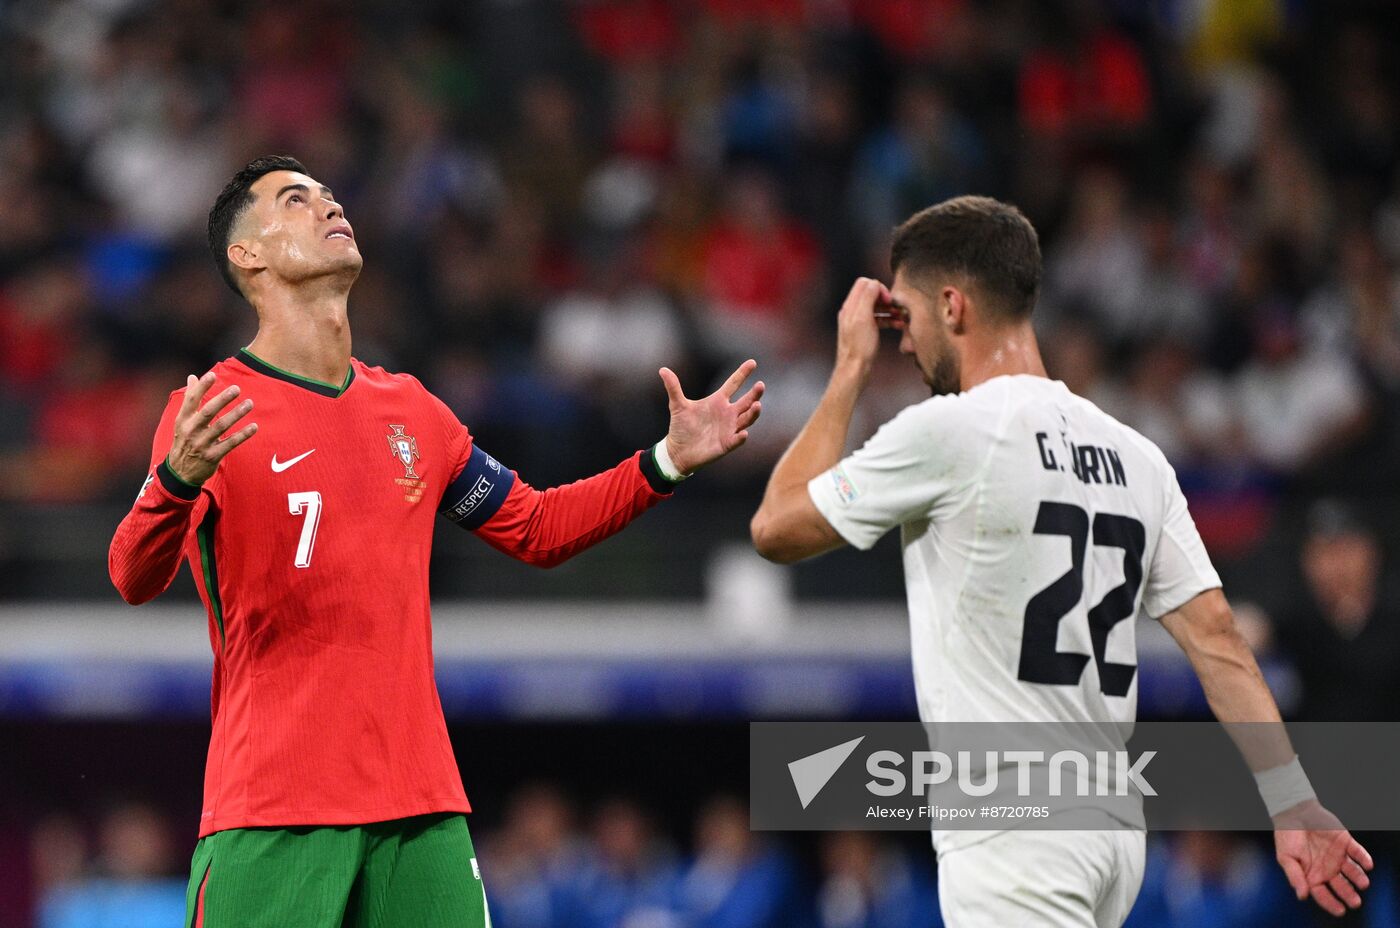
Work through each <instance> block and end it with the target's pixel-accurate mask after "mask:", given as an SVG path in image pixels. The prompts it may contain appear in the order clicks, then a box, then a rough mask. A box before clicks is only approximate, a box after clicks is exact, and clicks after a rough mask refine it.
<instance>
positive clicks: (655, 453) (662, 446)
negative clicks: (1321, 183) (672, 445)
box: [651, 438, 690, 483]
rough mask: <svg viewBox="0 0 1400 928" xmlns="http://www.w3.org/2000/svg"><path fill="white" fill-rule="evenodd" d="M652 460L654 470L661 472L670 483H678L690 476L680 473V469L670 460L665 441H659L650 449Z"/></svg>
mask: <svg viewBox="0 0 1400 928" xmlns="http://www.w3.org/2000/svg"><path fill="white" fill-rule="evenodd" d="M651 456H652V459H653V460H655V461H656V469H657V470H658V471H660V472H661V476H663V477H665V478H666V479H667V480H669V481H671V482H672V483H680V482H681V481H682V480H684V479H685V478H687V477H689V476H690V474H683V473H681V469H680V468H679V467H677V466H676V462H675V461H672V460H671V452H670V451H668V450H667V449H666V439H664V438H663V439H661V440H660V441H659V442H657V443H656V444H654V445H652V447H651Z"/></svg>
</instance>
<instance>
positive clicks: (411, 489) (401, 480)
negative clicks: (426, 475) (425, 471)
mask: <svg viewBox="0 0 1400 928" xmlns="http://www.w3.org/2000/svg"><path fill="white" fill-rule="evenodd" d="M406 427H407V426H403V425H390V426H389V434H388V435H386V436H385V437H386V438H387V439H388V440H389V453H390V454H391V455H393V457H394V458H395V459H396V460H398V462H399V463H400V464H402V465H403V476H402V477H395V478H394V482H395V483H397V484H398V485H399V486H401V487H403V488H404V496H403V498H404V500H405V501H406V502H410V503H416V502H418V501H419V500H421V499H422V498H423V490H424V489H426V488H427V486H428V482H427V481H426V480H424V479H422V476H421V475H420V474H419V473H418V471H417V470H416V469H415V465H416V464H417V463H418V462H419V461H420V460H422V455H420V454H419V453H418V439H417V438H414V437H413V436H412V435H405V434H404V429H405V428H406Z"/></svg>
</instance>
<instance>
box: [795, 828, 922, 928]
mask: <svg viewBox="0 0 1400 928" xmlns="http://www.w3.org/2000/svg"><path fill="white" fill-rule="evenodd" d="M822 870H823V871H824V873H825V879H824V880H823V881H822V884H821V888H820V889H819V890H818V893H817V923H818V925H819V926H820V928H943V918H942V916H941V915H940V914H939V908H938V890H937V886H936V884H935V883H934V881H933V879H931V875H930V874H929V873H928V872H927V868H926V867H922V866H920V867H914V866H911V865H910V863H909V860H908V858H907V857H906V856H905V855H904V854H902V853H900V852H899V851H897V850H896V849H895V848H893V847H891V846H889V845H888V844H887V843H886V842H885V841H883V840H881V837H879V836H877V835H876V834H875V833H873V832H868V831H843V832H836V833H834V834H830V835H828V836H827V837H826V839H825V840H824V841H823V842H822Z"/></svg>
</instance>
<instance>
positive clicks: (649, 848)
mask: <svg viewBox="0 0 1400 928" xmlns="http://www.w3.org/2000/svg"><path fill="white" fill-rule="evenodd" d="M580 863H581V865H582V867H581V869H582V872H581V873H580V874H579V879H578V895H579V905H578V912H577V917H576V918H575V919H574V921H573V924H572V928H661V926H667V925H672V924H674V923H675V921H676V919H675V916H674V915H673V914H672V912H671V909H670V904H671V901H672V899H673V898H674V897H675V891H676V880H677V879H678V877H679V874H680V867H679V863H678V861H677V859H676V855H675V851H674V850H673V849H672V848H671V847H670V846H669V845H668V844H667V843H666V842H665V841H664V840H663V839H662V838H661V837H660V836H659V835H658V834H657V833H656V831H655V828H654V827H653V825H652V822H651V820H650V818H649V817H648V816H647V814H646V813H645V812H643V811H642V809H641V807H640V806H638V805H637V803H636V802H635V801H633V800H630V799H613V800H610V801H608V802H605V803H603V804H602V805H601V806H599V807H598V811H597V812H596V813H595V814H594V816H593V846H592V853H590V854H589V855H588V856H587V857H586V858H585V859H584V860H582V861H581V862H580Z"/></svg>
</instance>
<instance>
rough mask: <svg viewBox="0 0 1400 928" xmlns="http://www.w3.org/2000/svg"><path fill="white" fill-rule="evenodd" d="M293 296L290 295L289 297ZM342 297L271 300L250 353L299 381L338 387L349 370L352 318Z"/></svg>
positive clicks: (261, 306) (302, 296) (262, 306)
mask: <svg viewBox="0 0 1400 928" xmlns="http://www.w3.org/2000/svg"><path fill="white" fill-rule="evenodd" d="M289 296H291V295H289ZM346 296H347V294H344V293H325V294H321V295H319V296H316V297H312V298H307V296H306V295H305V294H297V295H295V298H294V299H285V300H277V299H273V300H268V301H264V302H263V303H260V304H259V306H258V334H257V335H256V336H255V337H254V338H253V340H252V342H250V343H249V345H248V351H249V352H251V353H252V354H253V355H255V356H256V357H258V358H259V359H261V360H262V361H265V362H266V363H268V364H271V365H273V366H274V367H279V368H281V369H282V370H284V371H287V372H288V373H291V374H296V375H297V376H299V377H307V378H310V379H311V380H318V381H320V382H322V383H328V384H331V385H333V386H338V385H339V384H341V383H344V382H345V376H346V374H347V373H348V372H349V370H350V319H349V316H348V315H347V307H346Z"/></svg>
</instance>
